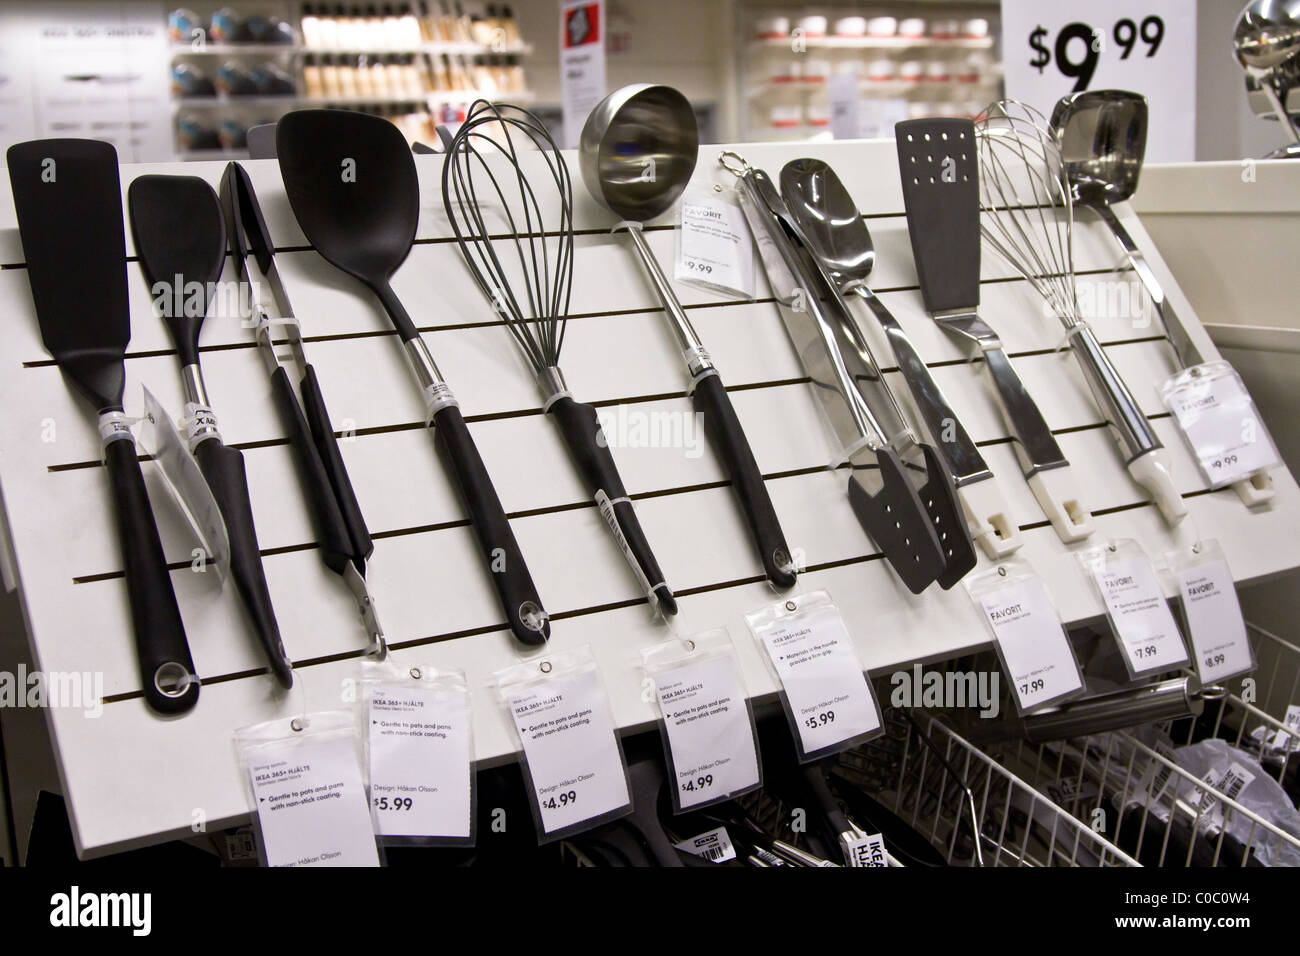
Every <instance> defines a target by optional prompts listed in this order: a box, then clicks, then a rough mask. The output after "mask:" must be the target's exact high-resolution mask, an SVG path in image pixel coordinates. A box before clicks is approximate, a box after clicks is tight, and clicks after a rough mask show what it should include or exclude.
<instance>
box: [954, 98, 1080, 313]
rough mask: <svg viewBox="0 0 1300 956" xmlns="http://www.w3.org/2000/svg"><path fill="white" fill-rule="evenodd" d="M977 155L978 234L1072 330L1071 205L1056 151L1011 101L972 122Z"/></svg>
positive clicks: (1034, 113)
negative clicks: (979, 210)
mask: <svg viewBox="0 0 1300 956" xmlns="http://www.w3.org/2000/svg"><path fill="white" fill-rule="evenodd" d="M975 141H976V143H977V144H978V148H979V166H980V205H981V206H982V207H983V208H984V210H985V211H984V214H983V215H981V216H980V233H981V234H982V235H983V236H984V241H985V243H987V244H988V246H989V247H990V248H991V249H992V250H993V251H994V252H996V253H997V254H998V255H999V256H1001V257H1002V258H1003V259H1005V260H1006V262H1007V263H1008V264H1009V265H1010V266H1011V267H1012V268H1013V269H1015V270H1016V271H1017V272H1018V273H1020V275H1021V276H1023V277H1024V278H1025V279H1026V280H1028V282H1029V283H1030V285H1032V286H1033V287H1034V289H1036V290H1037V291H1038V293H1039V295H1041V296H1042V297H1043V298H1044V299H1045V300H1047V302H1048V304H1049V305H1051V307H1052V311H1053V312H1055V313H1056V315H1057V317H1058V318H1059V319H1060V320H1061V321H1062V322H1063V323H1064V324H1065V327H1066V328H1067V329H1074V328H1075V327H1077V326H1079V325H1080V324H1082V323H1083V319H1082V317H1081V316H1080V315H1079V307H1078V298H1077V295H1076V289H1075V281H1074V202H1073V196H1072V195H1071V193H1070V189H1069V187H1068V186H1067V185H1066V180H1065V175H1064V167H1063V165H1062V162H1061V151H1060V149H1059V148H1058V146H1057V144H1056V141H1055V139H1054V138H1053V137H1052V134H1051V132H1050V124H1049V123H1048V121H1047V118H1046V117H1045V116H1043V114H1042V113H1040V112H1038V110H1036V109H1034V108H1033V107H1032V106H1028V105H1026V104H1024V103H1021V102H1019V101H1016V100H1002V101H1000V102H997V103H994V104H993V105H992V106H990V107H988V109H986V110H985V111H984V113H983V115H981V116H980V118H979V119H978V120H977V121H976V122H975Z"/></svg>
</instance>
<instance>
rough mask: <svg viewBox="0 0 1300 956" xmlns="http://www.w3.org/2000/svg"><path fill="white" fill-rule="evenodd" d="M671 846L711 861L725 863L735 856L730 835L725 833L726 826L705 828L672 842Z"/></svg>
mask: <svg viewBox="0 0 1300 956" xmlns="http://www.w3.org/2000/svg"><path fill="white" fill-rule="evenodd" d="M673 846H675V847H677V849H679V850H684V851H685V852H687V853H693V854H694V855H695V856H698V857H703V858H704V859H706V860H709V861H711V862H713V863H725V862H727V861H728V860H734V859H735V858H736V848H735V847H734V846H732V845H731V837H730V836H728V835H727V828H726V827H718V828H717V829H716V830H707V831H705V832H704V833H701V834H699V835H698V836H693V837H691V838H690V839H689V840H683V841H682V842H681V843H674V844H673Z"/></svg>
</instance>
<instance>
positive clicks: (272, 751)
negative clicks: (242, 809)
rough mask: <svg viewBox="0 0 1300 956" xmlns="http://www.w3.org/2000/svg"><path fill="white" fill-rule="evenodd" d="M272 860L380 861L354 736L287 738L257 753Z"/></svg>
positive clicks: (260, 818)
mask: <svg viewBox="0 0 1300 956" xmlns="http://www.w3.org/2000/svg"><path fill="white" fill-rule="evenodd" d="M248 775H249V779H250V780H251V782H252V785H253V799H254V800H255V801H256V807H257V822H258V825H259V826H260V827H261V830H262V845H263V847H264V848H265V850H266V861H267V864H268V865H269V866H378V865H379V851H378V849H377V848H376V847H375V834H374V829H373V824H372V822H371V819H370V809H369V807H368V806H367V805H366V791H365V787H364V785H363V783H362V780H361V764H360V761H359V760H358V759H357V747H356V739H355V737H354V736H335V737H319V738H316V737H308V738H305V739H302V740H294V739H292V738H286V739H285V741H284V743H283V744H281V745H278V746H277V745H275V744H269V745H266V746H263V747H259V748H257V749H256V750H254V751H251V752H250V756H249V758H248Z"/></svg>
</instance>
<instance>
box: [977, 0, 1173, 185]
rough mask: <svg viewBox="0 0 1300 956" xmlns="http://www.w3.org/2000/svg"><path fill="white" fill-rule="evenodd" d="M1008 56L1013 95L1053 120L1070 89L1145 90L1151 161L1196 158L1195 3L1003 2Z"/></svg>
mask: <svg viewBox="0 0 1300 956" xmlns="http://www.w3.org/2000/svg"><path fill="white" fill-rule="evenodd" d="M1002 55H1003V59H1004V62H1005V64H1006V88H1007V96H1008V97H1010V98H1011V99H1016V100H1021V101H1022V102H1025V103H1028V104H1029V105H1030V106H1033V107H1034V108H1035V109H1037V110H1039V111H1040V112H1041V113H1042V114H1043V115H1044V116H1046V117H1049V118H1050V117H1051V115H1052V108H1053V107H1054V106H1055V105H1056V101H1057V100H1058V99H1060V98H1061V97H1062V96H1066V95H1068V94H1070V93H1078V92H1080V91H1082V90H1105V89H1120V90H1131V91H1132V92H1134V93H1141V94H1142V95H1144V96H1145V97H1146V98H1147V101H1148V104H1149V106H1150V117H1151V127H1150V129H1149V130H1148V133H1147V154H1146V159H1147V161H1148V162H1167V161H1177V160H1191V159H1194V158H1195V145H1196V128H1195V115H1196V4H1195V3H1191V2H1188V0H1142V2H1131V0H1090V2H1089V3H1086V4H1081V3H1075V2H1064V0H1052V2H1043V0H1005V2H1004V3H1003V4H1002Z"/></svg>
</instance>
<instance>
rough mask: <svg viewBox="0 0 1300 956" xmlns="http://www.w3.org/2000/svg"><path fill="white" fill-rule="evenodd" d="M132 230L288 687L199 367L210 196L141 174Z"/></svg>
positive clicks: (215, 250) (235, 452)
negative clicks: (177, 358) (174, 346)
mask: <svg viewBox="0 0 1300 956" xmlns="http://www.w3.org/2000/svg"><path fill="white" fill-rule="evenodd" d="M127 206H128V208H129V210H130V215H131V234H132V236H133V237H134V239H135V247H136V252H137V253H138V254H139V256H140V268H141V271H142V272H143V273H144V277H145V281H146V282H148V283H149V288H150V292H151V295H152V296H153V298H154V302H155V304H159V306H160V309H161V311H162V313H163V315H162V318H163V321H164V323H165V324H166V326H167V331H168V332H169V333H170V334H171V338H172V341H173V342H174V343H175V345H176V352H177V355H178V357H179V358H180V363H181V381H182V383H183V385H184V388H185V401H186V404H185V418H186V423H187V428H186V436H187V439H188V442H189V447H190V452H191V454H193V455H194V459H195V461H197V462H198V464H199V469H200V470H201V471H202V472H203V477H204V478H205V479H207V482H208V487H209V488H211V489H212V496H213V497H214V498H216V499H217V506H218V507H219V508H220V509H221V515H222V517H223V518H225V519H226V528H227V530H228V531H229V533H230V571H231V574H232V576H233V577H234V579H235V588H236V590H237V591H238V592H239V596H240V598H241V599H242V600H243V603H244V607H245V608H246V609H247V611H248V615H249V618H250V620H251V622H252V624H253V628H254V630H255V631H256V632H257V638H258V640H259V642H260V643H261V645H262V649H263V651H264V652H265V654H266V657H267V660H268V662H269V663H270V666H271V673H272V675H273V676H274V677H275V679H276V680H277V681H278V682H279V683H280V685H281V686H283V687H292V686H293V663H292V661H290V660H289V656H288V654H286V653H285V650H284V643H283V641H281V639H280V626H279V623H278V622H277V621H276V618H275V608H274V607H273V606H272V604H271V593H270V590H269V589H268V588H267V585H266V574H265V572H264V571H263V569H262V554H261V550H260V548H259V547H258V543H257V529H256V527H255V526H254V524H253V506H252V502H251V501H250V500H249V497H248V476H247V474H246V473H245V470H244V456H243V454H242V453H241V452H240V451H239V449H237V448H230V447H228V446H227V445H226V444H225V443H224V442H223V441H222V438H221V432H220V430H219V429H218V427H217V417H216V414H215V413H214V412H213V411H212V408H211V405H210V404H209V401H208V392H207V387H206V386H205V385H204V382H203V370H202V368H201V367H200V365H199V331H200V329H201V328H202V327H203V320H204V318H205V317H206V316H207V313H208V309H209V308H211V305H212V299H213V296H214V293H215V292H216V287H217V280H218V279H219V278H220V277H221V270H222V267H223V265H224V263H225V258H226V231H225V227H224V225H223V223H222V221H221V204H220V202H219V201H218V200H217V194H216V193H215V192H213V191H212V187H211V186H209V185H208V184H207V183H206V182H205V181H204V180H202V179H199V178H198V177H197V176H157V175H147V176H140V177H138V178H137V179H135V180H134V181H133V182H132V183H131V186H130V188H129V189H128V190H127Z"/></svg>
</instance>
